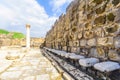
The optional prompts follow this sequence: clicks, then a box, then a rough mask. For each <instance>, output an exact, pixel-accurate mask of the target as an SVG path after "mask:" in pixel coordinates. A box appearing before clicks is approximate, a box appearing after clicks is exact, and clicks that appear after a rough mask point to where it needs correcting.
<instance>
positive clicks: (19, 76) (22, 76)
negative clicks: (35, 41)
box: [0, 48, 61, 80]
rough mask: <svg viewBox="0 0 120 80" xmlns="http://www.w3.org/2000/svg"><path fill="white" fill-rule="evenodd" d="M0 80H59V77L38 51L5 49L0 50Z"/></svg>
mask: <svg viewBox="0 0 120 80" xmlns="http://www.w3.org/2000/svg"><path fill="white" fill-rule="evenodd" d="M15 53H16V54H15ZM0 80H61V76H60V74H59V73H58V72H57V70H56V69H55V68H54V67H53V66H52V64H51V63H50V61H49V60H48V59H46V58H45V57H44V56H43V55H42V54H41V52H40V50H39V49H30V50H29V51H27V50H26V49H24V48H21V49H7V48H5V49H0Z"/></svg>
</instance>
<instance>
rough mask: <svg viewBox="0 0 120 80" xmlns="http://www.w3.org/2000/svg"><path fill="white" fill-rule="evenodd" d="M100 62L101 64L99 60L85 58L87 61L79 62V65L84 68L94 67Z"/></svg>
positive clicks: (81, 60)
mask: <svg viewBox="0 0 120 80" xmlns="http://www.w3.org/2000/svg"><path fill="white" fill-rule="evenodd" d="M98 62H99V59H97V58H85V59H80V60H79V64H80V65H81V66H83V67H92V66H93V65H94V64H96V63H98Z"/></svg>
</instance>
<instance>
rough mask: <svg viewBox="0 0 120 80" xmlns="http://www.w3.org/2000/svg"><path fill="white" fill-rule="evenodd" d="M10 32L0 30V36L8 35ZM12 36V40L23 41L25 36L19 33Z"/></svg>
mask: <svg viewBox="0 0 120 80" xmlns="http://www.w3.org/2000/svg"><path fill="white" fill-rule="evenodd" d="M10 33H11V32H9V31H7V30H3V29H0V34H6V35H8V34H10ZM12 33H13V35H12V38H13V39H23V38H25V35H24V34H23V33H19V32H12Z"/></svg>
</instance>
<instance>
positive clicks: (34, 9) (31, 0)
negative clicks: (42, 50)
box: [0, 0, 72, 37]
mask: <svg viewBox="0 0 120 80" xmlns="http://www.w3.org/2000/svg"><path fill="white" fill-rule="evenodd" d="M71 1H72V0H0V10H1V11H0V28H1V29H6V30H9V31H17V32H22V33H24V34H26V29H25V25H26V24H30V25H31V36H32V37H44V36H45V35H46V32H47V31H48V30H49V29H51V26H52V25H53V24H54V22H55V21H56V19H58V17H59V16H60V15H61V14H62V13H65V10H66V7H67V6H68V5H69V3H70V2H71Z"/></svg>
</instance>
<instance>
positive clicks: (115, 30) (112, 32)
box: [104, 25, 120, 36]
mask: <svg viewBox="0 0 120 80" xmlns="http://www.w3.org/2000/svg"><path fill="white" fill-rule="evenodd" d="M104 30H105V34H106V35H108V36H116V35H117V34H119V33H120V27H119V26H118V25H111V26H108V27H104Z"/></svg>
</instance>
